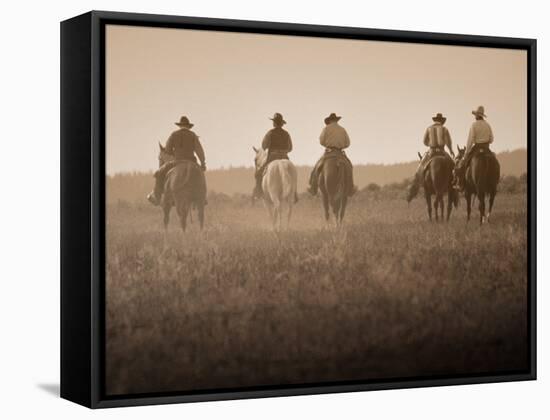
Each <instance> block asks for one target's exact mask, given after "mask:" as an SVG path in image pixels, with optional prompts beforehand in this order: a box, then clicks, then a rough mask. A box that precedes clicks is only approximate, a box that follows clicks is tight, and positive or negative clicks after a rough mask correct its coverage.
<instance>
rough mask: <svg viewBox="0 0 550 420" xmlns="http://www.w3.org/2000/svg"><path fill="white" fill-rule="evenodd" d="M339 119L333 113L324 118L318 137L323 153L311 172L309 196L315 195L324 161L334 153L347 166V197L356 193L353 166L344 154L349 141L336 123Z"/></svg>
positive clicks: (343, 130) (346, 134)
mask: <svg viewBox="0 0 550 420" xmlns="http://www.w3.org/2000/svg"><path fill="white" fill-rule="evenodd" d="M341 118H342V117H341V116H337V115H336V114H335V113H334V112H333V113H331V114H330V115H329V116H328V117H326V118H325V127H324V128H323V130H322V131H321V135H320V136H319V143H320V144H321V146H324V147H325V153H324V154H323V156H321V158H320V159H319V160H318V161H317V163H316V164H315V166H314V168H313V170H312V171H311V175H310V177H309V188H308V191H309V193H310V194H311V195H316V194H317V189H318V178H319V174H320V171H321V168H322V167H323V163H324V162H325V159H327V157H329V156H334V154H335V153H337V154H338V155H340V156H342V157H344V159H345V161H346V162H347V165H348V169H349V170H348V171H346V172H347V176H348V178H349V179H348V180H349V185H350V186H351V188H350V190H349V191H348V195H349V196H352V195H353V194H354V193H355V192H356V191H357V187H355V185H354V183H353V165H352V163H351V161H350V160H349V158H348V157H347V156H346V154H345V152H344V149H347V148H348V147H349V145H350V140H349V136H348V133H347V131H346V129H345V128H344V127H342V126H341V125H340V124H338V121H340V119H341Z"/></svg>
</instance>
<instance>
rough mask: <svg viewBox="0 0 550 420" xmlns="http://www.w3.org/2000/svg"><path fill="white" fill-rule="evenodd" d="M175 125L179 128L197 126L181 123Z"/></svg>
mask: <svg viewBox="0 0 550 420" xmlns="http://www.w3.org/2000/svg"><path fill="white" fill-rule="evenodd" d="M174 124H176V125H177V126H178V127H187V128H191V127H193V126H194V125H195V124H191V123H189V124H182V123H179V122H175V123H174Z"/></svg>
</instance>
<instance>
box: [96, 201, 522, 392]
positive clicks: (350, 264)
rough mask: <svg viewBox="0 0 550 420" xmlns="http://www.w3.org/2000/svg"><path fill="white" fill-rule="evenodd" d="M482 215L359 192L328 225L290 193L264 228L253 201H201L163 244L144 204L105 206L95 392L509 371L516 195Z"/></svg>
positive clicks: (515, 352)
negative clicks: (201, 216) (439, 219)
mask: <svg viewBox="0 0 550 420" xmlns="http://www.w3.org/2000/svg"><path fill="white" fill-rule="evenodd" d="M174 216H175V215H174ZM492 217H493V219H492V223H491V224H490V225H486V226H483V228H482V229H479V228H478V226H477V224H476V223H475V222H471V224H470V225H466V223H465V210H464V205H462V207H461V208H460V209H459V210H458V212H456V213H454V214H453V216H452V220H451V222H450V223H449V224H435V223H429V222H427V221H426V210H425V205H424V203H423V201H422V200H416V201H414V202H413V203H412V204H411V207H410V208H408V207H407V205H406V203H405V202H404V200H402V199H387V198H386V199H380V200H378V199H375V198H374V196H372V195H366V194H363V195H362V196H360V197H358V198H357V199H354V201H352V203H351V205H350V207H349V213H348V215H347V218H346V222H347V223H346V226H345V228H344V229H343V230H342V231H341V232H336V231H334V230H329V229H324V224H323V223H322V220H321V207H320V203H319V201H317V200H313V199H303V200H302V201H301V202H300V203H299V205H298V206H297V208H296V211H295V214H294V218H293V222H292V226H293V229H292V230H291V231H289V232H285V233H283V234H281V235H280V236H279V237H276V236H275V235H273V234H272V233H271V232H270V231H269V230H268V226H269V224H268V220H267V214H266V211H265V210H264V209H263V208H262V207H261V206H260V205H258V206H256V207H250V206H249V205H248V204H247V203H246V202H244V201H241V202H239V201H236V200H233V201H217V200H212V201H211V202H210V205H209V206H208V208H207V226H206V229H205V231H204V232H202V233H200V232H198V231H197V227H196V223H195V225H193V226H192V227H191V230H190V231H189V232H188V233H186V234H185V235H183V234H181V233H180V232H179V230H178V226H177V221H176V220H173V221H172V226H171V233H170V236H169V240H168V244H167V246H166V244H165V243H164V238H163V232H162V229H161V214H160V210H158V209H156V208H152V207H150V206H147V205H146V204H143V205H140V204H136V205H128V204H122V203H121V204H119V205H116V204H115V205H111V206H109V207H108V210H107V392H108V393H109V394H121V393H141V392H155V391H185V390H192V389H208V388H224V387H241V386H255V385H270V384H271V385H273V384H292V383H308V382H324V381H335V380H356V379H376V378H392V377H412V376H418V375H453V374H468V373H482V372H497V371H498V372H500V371H511V370H519V369H525V368H526V367H527V365H526V364H527V350H528V349H527V330H526V325H527V314H526V310H527V251H526V244H527V232H526V220H527V219H526V202H525V196H524V195H500V196H498V197H497V200H496V206H495V211H494V212H493V215H492Z"/></svg>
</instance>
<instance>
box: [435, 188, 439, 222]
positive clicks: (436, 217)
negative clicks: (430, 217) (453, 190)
mask: <svg viewBox="0 0 550 420" xmlns="http://www.w3.org/2000/svg"><path fill="white" fill-rule="evenodd" d="M439 204H440V203H439V194H436V195H435V200H434V209H435V221H436V222H439Z"/></svg>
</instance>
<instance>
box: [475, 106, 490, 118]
mask: <svg viewBox="0 0 550 420" xmlns="http://www.w3.org/2000/svg"><path fill="white" fill-rule="evenodd" d="M472 114H474V115H476V116H480V117H483V118H487V115H485V108H484V107H483V105H480V106H478V107H477V109H476V110H475V111H472Z"/></svg>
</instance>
